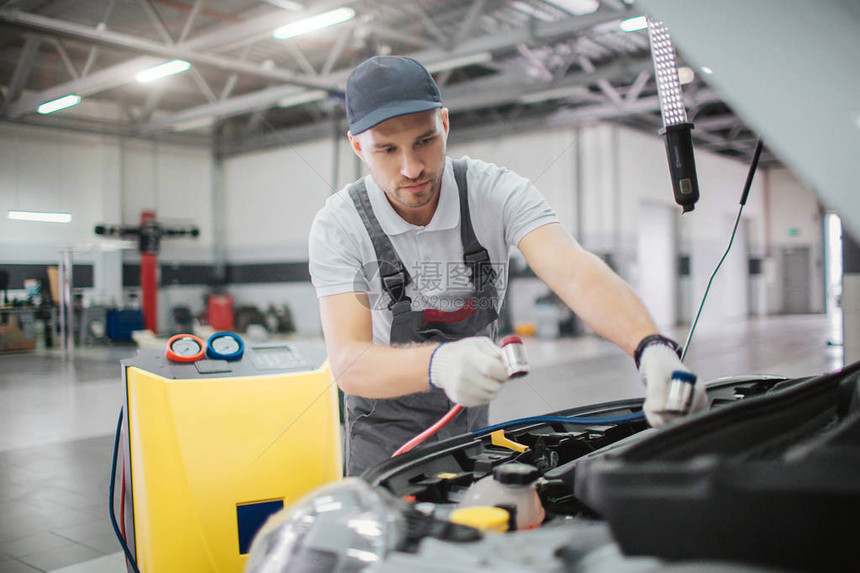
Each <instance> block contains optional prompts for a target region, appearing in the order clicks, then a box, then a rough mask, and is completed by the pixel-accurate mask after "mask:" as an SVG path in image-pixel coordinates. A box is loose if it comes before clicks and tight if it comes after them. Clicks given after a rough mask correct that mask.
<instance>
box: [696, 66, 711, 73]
mask: <svg viewBox="0 0 860 573" xmlns="http://www.w3.org/2000/svg"><path fill="white" fill-rule="evenodd" d="M699 69H700V70H702V73H703V74H712V73H714V70H712V69H711V68H709V67H708V66H702V67H701V68H699Z"/></svg>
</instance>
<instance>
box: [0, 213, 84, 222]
mask: <svg viewBox="0 0 860 573" xmlns="http://www.w3.org/2000/svg"><path fill="white" fill-rule="evenodd" d="M9 218H10V219H15V220H17V221H40V222H44V223H71V222H72V214H71V213H44V212H41V211H11V210H10V211H9Z"/></svg>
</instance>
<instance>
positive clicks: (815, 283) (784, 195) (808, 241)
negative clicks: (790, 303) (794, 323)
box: [767, 169, 824, 313]
mask: <svg viewBox="0 0 860 573" xmlns="http://www.w3.org/2000/svg"><path fill="white" fill-rule="evenodd" d="M767 185H768V188H769V203H770V228H769V237H768V240H769V243H770V255H771V262H770V263H769V264H770V265H771V267H772V268H771V271H770V277H769V278H770V280H769V282H768V288H769V290H770V291H771V292H772V295H773V296H772V297H771V298H770V301H769V304H770V310H771V312H774V313H776V312H780V311H781V310H782V302H783V297H782V261H781V257H780V253H781V250H782V249H785V248H792V247H809V249H810V253H811V258H810V262H809V265H810V268H809V273H810V278H811V280H810V285H809V297H810V301H811V310H812V312H824V245H823V240H824V239H823V237H824V231H823V228H822V225H823V220H824V217H823V214H822V213H821V209H820V207H819V201H818V198H817V197H816V195H815V193H814V192H813V191H812V190H811V189H810V188H809V187H808V186H807V185H806V184H804V183H803V182H802V181H801V180H800V179H798V178H797V177H796V176H795V175H794V174H793V173H792V172H791V171H790V170H788V169H772V170H770V171H769V172H768V174H767ZM795 232H796V234H791V233H795Z"/></svg>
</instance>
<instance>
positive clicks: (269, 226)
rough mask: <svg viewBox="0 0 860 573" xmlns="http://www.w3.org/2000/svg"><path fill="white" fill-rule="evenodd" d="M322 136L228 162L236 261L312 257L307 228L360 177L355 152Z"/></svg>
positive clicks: (229, 233)
mask: <svg viewBox="0 0 860 573" xmlns="http://www.w3.org/2000/svg"><path fill="white" fill-rule="evenodd" d="M343 140H344V142H342V143H340V162H339V177H338V181H332V175H333V167H334V165H333V157H334V145H333V142H332V141H331V140H330V139H328V140H321V141H316V142H311V143H307V144H302V145H295V146H293V145H291V146H288V147H283V148H279V149H275V150H270V151H262V152H258V153H252V154H248V155H243V156H240V157H237V158H233V159H229V160H227V161H225V162H224V166H223V178H224V191H223V193H224V197H223V202H224V209H225V213H226V219H225V225H224V233H225V244H226V246H227V256H228V258H229V260H230V261H231V262H247V261H283V260H288V261H295V260H307V244H308V233H309V232H310V227H311V222H312V221H313V218H314V215H315V214H316V212H317V211H318V210H319V209H320V208H321V207H322V206H323V204H324V203H325V200H326V199H327V198H328V197H329V196H330V195H331V194H332V193H335V192H336V191H338V190H340V188H341V187H342V186H343V185H345V184H346V183H347V182H350V181H353V180H354V179H355V177H354V175H355V169H354V165H355V164H354V161H353V157H354V155H353V153H352V151H350V150H349V148H348V146H347V144H346V143H345V142H346V138H345V137H344V138H343Z"/></svg>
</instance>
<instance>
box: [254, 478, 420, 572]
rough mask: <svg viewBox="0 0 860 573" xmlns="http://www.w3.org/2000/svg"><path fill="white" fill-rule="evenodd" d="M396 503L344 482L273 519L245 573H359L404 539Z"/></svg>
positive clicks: (262, 532) (354, 481)
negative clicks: (298, 572) (292, 572)
mask: <svg viewBox="0 0 860 573" xmlns="http://www.w3.org/2000/svg"><path fill="white" fill-rule="evenodd" d="M396 501H397V500H396V499H395V498H393V497H392V496H391V495H390V494H388V493H387V492H384V491H381V490H375V489H373V488H372V487H370V485H369V484H368V483H367V482H364V481H362V480H360V479H357V478H347V479H344V480H342V481H339V482H336V483H332V484H328V485H326V486H323V487H321V488H319V489H317V490H314V491H313V492H311V493H310V494H308V495H306V496H304V497H303V498H301V499H300V500H298V501H297V502H295V503H294V504H293V505H291V506H290V507H288V508H285V509H284V510H282V511H280V512H278V513H277V514H275V515H273V516H272V517H271V518H269V520H268V521H267V522H266V524H265V525H264V526H263V527H262V529H260V532H259V533H258V534H257V536H256V538H255V539H254V542H253V544H252V546H251V552H250V555H249V558H248V564H247V566H246V569H245V571H246V573H287V572H290V571H296V572H297V571H301V572H302V573H316V572H319V573H322V572H344V573H346V572H350V573H352V572H358V571H361V570H363V569H364V568H366V567H368V566H370V565H372V564H373V563H375V562H376V561H379V560H380V559H382V558H384V557H385V555H386V554H387V553H388V552H389V551H390V550H391V549H393V548H394V547H395V546H397V544H398V543H399V542H400V541H401V540H402V539H403V536H404V530H405V527H404V517H403V515H402V513H401V512H400V511H399V510H398V509H397V508H396V505H395V503H396Z"/></svg>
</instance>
